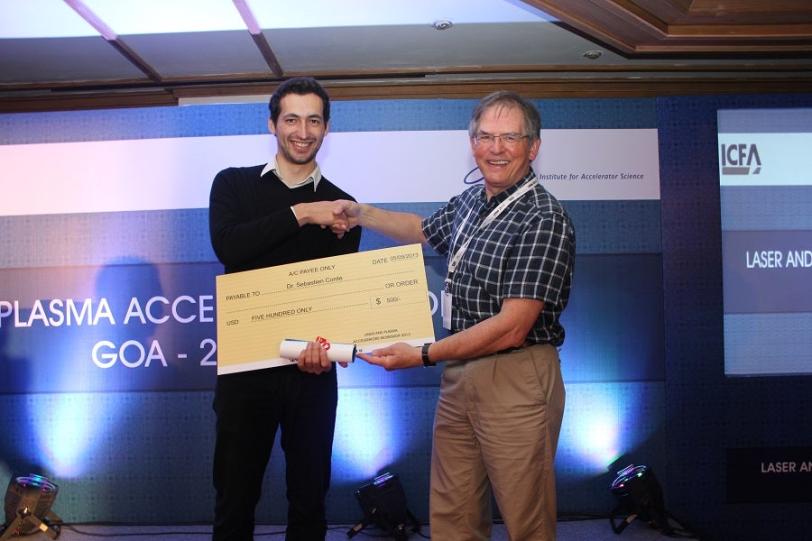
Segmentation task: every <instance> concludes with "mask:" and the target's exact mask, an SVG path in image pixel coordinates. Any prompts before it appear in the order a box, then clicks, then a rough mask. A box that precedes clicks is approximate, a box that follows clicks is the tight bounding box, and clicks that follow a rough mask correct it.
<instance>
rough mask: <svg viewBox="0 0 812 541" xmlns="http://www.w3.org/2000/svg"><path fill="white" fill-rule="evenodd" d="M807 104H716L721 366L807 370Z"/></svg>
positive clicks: (811, 272) (810, 117) (810, 237)
mask: <svg viewBox="0 0 812 541" xmlns="http://www.w3.org/2000/svg"><path fill="white" fill-rule="evenodd" d="M811 144H812V109H783V110H774V109H773V110H758V109H755V110H754V109H740V110H723V111H719V157H720V162H721V163H720V169H719V171H720V177H719V178H720V185H721V186H720V189H721V196H720V203H721V217H722V268H723V271H722V278H723V281H724V290H723V291H724V343H725V374H727V375H729V376H753V375H781V374H785V375H789V374H812V332H810V329H812V287H810V284H812V160H810V154H809V147H810V145H811Z"/></svg>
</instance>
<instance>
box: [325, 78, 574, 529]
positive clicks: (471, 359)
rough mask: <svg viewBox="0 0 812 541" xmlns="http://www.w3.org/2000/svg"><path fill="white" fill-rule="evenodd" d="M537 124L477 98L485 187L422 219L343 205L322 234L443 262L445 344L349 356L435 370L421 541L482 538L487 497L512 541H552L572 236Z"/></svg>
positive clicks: (527, 106)
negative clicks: (367, 237)
mask: <svg viewBox="0 0 812 541" xmlns="http://www.w3.org/2000/svg"><path fill="white" fill-rule="evenodd" d="M540 131H541V119H540V116H539V113H538V111H537V110H536V108H535V107H534V106H533V104H532V103H530V102H528V101H527V100H525V99H523V98H522V97H520V96H519V95H517V94H515V93H512V92H496V93H494V94H491V95H489V96H487V97H485V98H483V99H482V101H481V102H480V103H479V105H478V106H477V108H476V109H475V111H474V114H473V117H472V119H471V123H470V125H469V135H470V139H471V149H472V151H473V154H474V158H475V160H476V163H477V165H478V167H479V169H480V171H481V172H482V175H483V178H484V185H482V186H473V187H471V188H469V189H467V190H466V191H464V192H463V193H461V194H460V195H458V196H455V197H453V198H452V199H451V200H450V201H449V202H448V203H447V204H445V205H444V206H443V207H441V208H440V209H438V210H437V211H436V212H435V213H434V214H433V215H431V216H429V217H428V218H421V217H420V216H417V215H415V214H409V213H402V212H392V211H387V210H383V209H379V208H376V207H372V206H370V205H366V204H358V203H354V202H351V201H342V202H339V203H337V206H336V211H335V212H336V215H337V216H339V215H342V213H344V214H343V215H342V216H347V217H349V223H346V222H344V223H341V222H340V221H337V223H336V225H335V226H334V227H333V230H334V231H335V232H336V233H338V234H342V233H343V232H344V231H346V230H347V229H348V228H349V227H352V226H355V225H362V226H364V227H369V228H372V229H374V230H376V231H379V232H380V233H383V234H385V235H387V236H389V237H392V238H394V239H396V240H399V241H402V242H426V243H428V244H429V245H431V246H432V247H433V248H434V249H435V250H436V251H437V252H439V253H441V254H444V255H446V256H447V257H448V276H447V278H446V282H445V291H444V292H443V299H442V303H441V305H442V307H443V309H442V311H443V326H444V327H446V328H447V329H448V330H449V331H450V332H451V334H450V335H449V336H448V337H446V338H443V339H442V340H439V341H437V342H434V343H431V344H424V345H423V346H422V347H420V348H414V347H412V346H410V345H408V344H405V343H398V344H394V345H392V346H390V347H386V348H382V349H379V350H376V351H373V352H371V353H369V354H362V355H360V356H361V357H362V358H363V359H365V360H366V361H368V362H370V363H373V364H376V365H380V366H383V367H384V368H386V369H387V370H393V369H400V368H408V367H413V366H421V365H424V366H432V365H434V364H436V363H437V362H439V361H444V369H443V375H442V383H441V387H440V398H439V401H438V404H437V411H436V415H435V421H434V445H433V451H432V460H431V500H430V509H431V535H432V538H434V539H440V540H454V541H467V540H472V541H473V540H480V539H489V538H490V530H491V509H490V496H491V493H493V495H494V496H495V499H496V502H497V505H498V506H499V510H500V512H501V514H502V518H503V519H504V521H505V526H506V527H507V530H508V535H509V537H510V539H511V540H512V541H522V540H553V539H555V527H556V499H555V471H554V466H553V460H554V458H555V452H556V447H557V444H558V434H559V431H560V428H561V420H562V417H563V413H564V394H565V393H564V384H563V381H562V379H561V371H560V363H559V358H558V346H560V345H561V344H562V343H563V342H564V328H563V327H562V326H561V323H560V322H559V317H560V315H561V312H562V311H563V310H564V308H565V307H566V306H567V301H568V299H569V293H570V285H571V281H572V272H573V263H574V258H575V231H574V229H573V226H572V223H571V222H570V219H569V217H568V216H567V213H566V212H565V211H564V209H563V207H562V206H561V204H560V203H559V202H558V201H557V200H556V199H555V198H554V197H553V196H552V195H550V193H548V192H547V190H545V189H544V188H543V187H542V186H541V184H539V182H538V179H537V178H536V175H535V173H534V172H533V169H532V167H531V162H532V161H533V160H534V159H535V158H536V156H537V155H538V152H539V148H540V146H541V139H540Z"/></svg>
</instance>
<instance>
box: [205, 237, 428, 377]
mask: <svg viewBox="0 0 812 541" xmlns="http://www.w3.org/2000/svg"><path fill="white" fill-rule="evenodd" d="M216 280H217V373H218V374H231V373H234V372H245V371H248V370H257V369H260V368H271V367H275V366H283V365H289V364H291V361H290V360H288V359H283V358H282V357H280V355H279V346H280V343H281V342H282V341H283V340H285V339H298V340H308V341H310V340H315V339H316V337H319V336H320V337H324V338H326V339H327V340H329V341H331V342H344V343H350V344H355V345H356V346H358V349H359V350H361V351H369V350H372V349H375V348H378V347H383V346H386V345H388V344H392V343H395V342H406V343H409V344H412V345H415V346H418V345H421V344H423V343H425V342H433V341H434V326H433V324H432V320H431V308H430V306H429V296H428V282H427V280H426V268H425V266H424V264H423V250H422V248H421V247H420V245H419V244H412V245H408V246H398V247H396V248H386V249H383V250H370V251H367V252H358V253H354V254H347V255H341V256H335V257H326V258H323V259H314V260H311V261H302V262H299V263H291V264H288V265H279V266H276V267H268V268H264V269H257V270H250V271H244V272H235V273H232V274H224V275H220V276H217V279H216Z"/></svg>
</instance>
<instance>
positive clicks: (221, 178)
mask: <svg viewBox="0 0 812 541" xmlns="http://www.w3.org/2000/svg"><path fill="white" fill-rule="evenodd" d="M269 108H270V120H269V121H268V128H269V130H270V131H271V133H273V134H274V135H275V136H276V139H277V153H276V157H275V159H273V160H272V161H271V162H269V163H268V164H267V165H265V166H262V165H258V166H255V167H233V168H229V169H225V170H223V171H221V172H220V173H218V174H217V176H216V177H215V179H214V182H213V184H212V188H211V196H210V205H209V229H210V233H211V242H212V246H213V248H214V252H215V253H216V254H217V257H218V258H219V259H220V261H221V262H222V263H223V265H224V266H225V272H226V273H230V272H237V271H243V270H248V269H256V268H261V267H268V266H272V265H282V264H285V263H293V262H298V261H305V260H309V259H316V258H321V257H329V256H335V255H341V254H347V253H352V252H356V251H358V245H359V243H360V239H361V235H360V231H359V230H356V229H353V230H352V231H350V232H349V233H347V234H346V235H344V236H343V237H341V238H338V237H336V235H334V234H333V233H332V232H331V230H330V229H329V228H325V227H324V226H329V225H332V224H334V222H335V221H336V220H341V219H342V218H343V217H341V216H336V215H334V214H333V209H334V205H333V204H331V203H330V202H331V201H334V200H336V199H345V198H351V196H350V195H348V194H347V193H345V192H343V191H342V190H340V189H339V188H338V187H337V186H335V185H334V184H332V183H331V182H330V181H328V180H327V179H326V178H324V177H323V176H322V175H321V170H320V168H319V166H318V165H317V164H316V153H317V152H318V150H319V147H320V146H321V143H322V141H323V139H324V136H325V135H326V134H327V131H328V129H329V120H330V101H329V97H328V96H327V93H326V92H325V91H324V89H323V88H322V87H321V85H319V84H318V83H317V82H316V81H315V80H314V79H309V78H296V79H290V80H288V81H286V82H284V83H283V84H281V85H280V86H279V87H278V88H277V90H276V92H274V94H273V96H271V100H270V103H269ZM331 368H332V363H330V362H329V361H328V360H327V355H326V353H325V352H324V350H323V349H322V348H321V347H320V346H319V345H318V344H315V343H312V342H311V343H310V344H308V347H307V349H305V351H304V352H303V353H302V354H301V355H300V357H299V360H298V364H297V365H292V366H283V367H277V368H268V369H264V370H256V371H251V372H242V373H236V374H228V375H221V376H218V378H217V387H216V391H215V396H214V411H215V413H216V414H217V441H216V446H215V452H214V487H215V489H216V493H217V494H216V504H215V520H214V535H213V540H214V541H225V540H228V541H244V540H251V539H253V530H254V511H255V508H256V505H257V502H258V501H259V498H260V494H261V491H262V479H263V476H264V473H265V468H266V466H267V463H268V460H269V458H270V454H271V448H272V447H273V442H274V436H275V435H276V429H277V428H278V427H281V442H282V449H283V450H284V452H285V461H286V465H287V470H286V479H287V498H288V525H287V534H286V539H287V540H288V541H294V540H302V541H313V540H320V541H322V540H324V537H325V533H326V528H327V523H326V519H325V497H326V494H327V489H328V487H329V485H330V459H331V455H332V445H333V433H334V430H335V419H336V406H337V403H338V390H337V385H336V372H335V370H332V369H331Z"/></svg>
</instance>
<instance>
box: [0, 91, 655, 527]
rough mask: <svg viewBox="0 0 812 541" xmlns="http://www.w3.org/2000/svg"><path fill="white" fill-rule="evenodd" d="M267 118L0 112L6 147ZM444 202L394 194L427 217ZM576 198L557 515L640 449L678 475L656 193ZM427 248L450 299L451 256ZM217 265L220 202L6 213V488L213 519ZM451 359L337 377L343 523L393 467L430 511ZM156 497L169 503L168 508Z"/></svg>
mask: <svg viewBox="0 0 812 541" xmlns="http://www.w3.org/2000/svg"><path fill="white" fill-rule="evenodd" d="M475 103H476V102H475V100H376V101H358V102H335V103H334V104H333V118H332V120H331V130H332V131H333V132H342V131H344V132H351V131H382V130H464V129H466V127H467V123H468V119H469V116H470V112H471V110H472V109H473V107H474V105H475ZM537 104H538V106H539V108H540V109H541V112H542V117H543V118H544V121H545V128H553V129H555V128H607V129H615V128H656V127H657V119H656V103H655V101H654V100H650V99H639V100H638V99H629V100H614V99H607V100H544V101H539V102H537ZM266 114H267V108H266V105H265V104H243V105H217V106H210V105H206V106H190V107H183V108H148V109H125V110H110V111H83V112H62V113H40V114H15V115H0V143H2V144H5V145H25V144H31V143H57V142H71V141H99V140H130V139H150V138H167V137H199V136H215V135H236V134H261V133H265V132H266ZM2 174H4V175H8V174H14V173H13V172H9V171H4V172H3V173H2ZM100 182H101V180H100ZM201 182H205V183H207V184H208V183H210V182H211V179H202V180H201ZM438 204H439V202H425V203H420V204H409V205H406V204H403V205H398V204H391V205H390V207H392V208H396V209H401V210H410V211H413V212H417V213H419V214H423V215H425V214H428V213H429V212H431V211H432V210H433V209H434V208H436V206H437V205H438ZM564 205H565V207H566V208H567V210H568V212H569V213H570V215H571V217H572V219H573V222H574V223H575V227H576V230H577V235H578V253H577V257H576V275H575V282H574V284H573V292H572V297H571V300H570V306H569V308H568V309H567V311H566V312H565V315H564V318H563V323H564V325H565V327H566V330H567V339H566V342H565V344H564V347H563V349H562V351H561V358H562V367H563V373H564V379H565V382H566V385H567V404H566V411H565V418H564V424H563V428H562V434H561V438H560V443H559V450H558V457H557V473H558V492H559V509H560V510H561V511H562V512H592V513H606V512H608V511H609V510H610V509H611V508H613V507H614V505H615V502H614V501H613V498H612V496H611V495H610V494H609V492H608V490H607V487H608V485H609V483H610V481H611V480H612V479H613V478H614V476H615V471H616V470H617V469H620V468H621V467H623V466H625V465H626V464H627V463H628V462H631V461H635V462H642V461H645V462H646V463H647V464H649V465H650V466H651V467H653V468H654V469H655V470H659V471H665V470H666V462H667V461H666V451H665V413H664V412H665V386H664V379H665V374H666V370H665V364H664V357H665V352H664V341H665V331H664V327H663V319H664V314H663V287H662V281H663V274H662V268H663V267H662V249H661V234H660V231H661V230H660V220H661V218H660V202H659V201H657V200H635V201H632V200H619V201H565V202H564ZM388 245H390V241H388V240H387V239H385V238H383V237H380V236H378V235H375V234H374V233H369V232H365V234H364V237H363V240H362V249H373V248H380V247H384V246H388ZM424 255H425V256H426V262H427V270H428V277H429V282H430V288H431V290H432V291H434V292H436V293H439V288H440V282H441V276H442V275H443V272H444V262H443V260H442V259H441V258H439V257H438V256H437V255H436V254H434V253H433V252H431V251H430V250H427V251H426V252H425V253H424ZM220 271H221V269H220V266H219V264H218V263H217V262H216V258H215V257H214V254H213V253H212V251H211V247H210V245H209V239H208V224H207V212H206V210H205V209H171V210H155V211H132V212H122V213H85V214H46V215H38V216H4V217H0V301H6V303H7V304H0V411H2V412H14V414H13V415H3V416H0V433H2V434H3V437H2V438H0V486H3V485H4V484H5V483H6V482H7V480H8V478H9V477H10V476H11V474H12V473H17V474H19V473H27V472H28V471H37V472H42V473H44V474H46V475H48V476H49V477H50V478H52V479H53V480H54V481H55V482H56V483H57V484H59V485H60V493H59V499H58V502H57V504H56V509H55V510H56V511H57V512H58V513H59V514H60V516H62V517H63V518H64V519H65V520H66V521H69V522H87V521H127V522H134V521H138V522H196V521H197V522H207V521H210V520H211V516H212V508H213V489H212V488H211V477H210V471H211V462H212V452H213V447H214V442H213V428H214V415H213V412H212V410H211V402H212V391H211V389H212V388H213V382H214V374H215V369H214V367H213V366H208V365H209V364H210V363H211V361H212V360H213V358H212V357H210V356H209V355H210V353H211V348H212V346H211V342H209V340H211V339H212V338H213V337H214V325H213V322H212V321H211V317H212V313H211V311H210V307H211V306H212V300H211V296H212V295H213V289H214V276H215V275H216V274H217V273H219V272H220ZM67 298H73V299H80V300H81V299H86V298H92V299H94V303H95V304H94V305H93V306H87V307H84V309H85V310H86V312H82V309H83V306H84V305H82V306H78V307H74V308H73V312H72V314H73V315H72V316H71V317H73V318H74V319H73V322H74V323H75V322H76V320H77V318H83V319H81V323H80V324H79V325H78V326H76V325H74V326H70V325H68V323H67V321H68V319H67V315H66V316H65V320H63V321H58V318H57V323H59V324H58V325H54V324H53V321H52V320H51V319H49V318H54V317H56V316H54V312H53V311H52V310H50V307H51V306H50V304H49V303H50V302H51V301H53V300H54V299H56V300H60V299H61V300H62V301H63V305H64V304H65V302H64V301H65V299H67ZM101 298H104V299H106V301H107V303H106V305H101V303H99V302H97V301H98V299H101ZM11 299H29V300H31V299H39V300H40V301H41V302H42V308H41V309H37V308H34V309H32V308H30V303H28V304H26V303H22V304H21V306H22V305H26V306H28V308H20V309H16V308H15V307H14V306H13V303H12V304H10V305H9V303H10V300H11ZM58 306H61V305H58ZM68 311H69V310H68V309H67V308H64V309H63V312H64V313H65V314H67V313H68ZM435 317H436V316H435ZM46 322H47V323H46ZM435 327H436V328H437V329H438V331H437V334H438V335H441V334H442V331H440V330H439V327H440V326H439V322H438V321H435ZM94 352H95V353H94ZM94 355H95V356H94ZM107 365H109V366H107ZM105 366H107V367H105ZM439 370H440V369H439V368H438V369H430V370H423V369H421V370H412V371H405V372H398V373H386V372H383V371H380V370H377V369H374V368H372V367H369V366H364V365H363V364H360V363H358V364H355V365H353V366H351V367H350V368H349V369H347V370H342V371H340V372H339V383H340V394H339V411H338V425H337V430H336V440H335V444H334V468H333V482H332V488H331V491H330V496H329V500H328V519H329V520H330V521H331V522H339V523H341V522H344V523H346V522H353V521H355V520H356V519H357V518H358V514H359V512H360V510H359V509H358V507H357V503H356V501H355V498H354V497H353V491H354V490H355V489H356V488H357V487H358V486H359V485H360V484H362V483H364V482H366V481H367V480H368V479H369V478H370V477H372V476H374V475H376V474H377V473H380V472H381V471H383V470H391V471H395V472H397V473H398V474H399V475H400V477H401V480H402V482H403V484H404V487H405V489H406V492H407V498H408V501H409V504H410V508H411V509H412V511H413V512H414V513H415V514H416V515H417V516H418V517H419V518H420V519H422V520H424V521H425V520H426V519H427V517H428V512H427V510H428V472H429V457H430V450H431V441H430V439H431V425H432V421H433V411H434V404H435V401H436V397H437V392H438V382H439ZM156 374H158V376H157V377H156ZM281 457H282V454H281V450H280V449H279V448H278V446H277V448H276V449H275V450H274V458H272V460H271V464H270V466H269V468H268V472H267V479H266V483H265V486H264V493H263V502H262V503H261V504H260V506H259V508H258V513H257V518H258V520H260V521H267V522H282V521H283V520H284V517H285V509H284V504H283V503H284V502H283V499H282V497H281V492H280V490H281V488H282V487H283V486H284V469H283V460H282V458H281ZM156 494H160V495H161V499H162V500H163V501H164V502H172V504H171V505H156V501H155V495H156ZM190 495H194V496H193V497H192V496H190Z"/></svg>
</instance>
